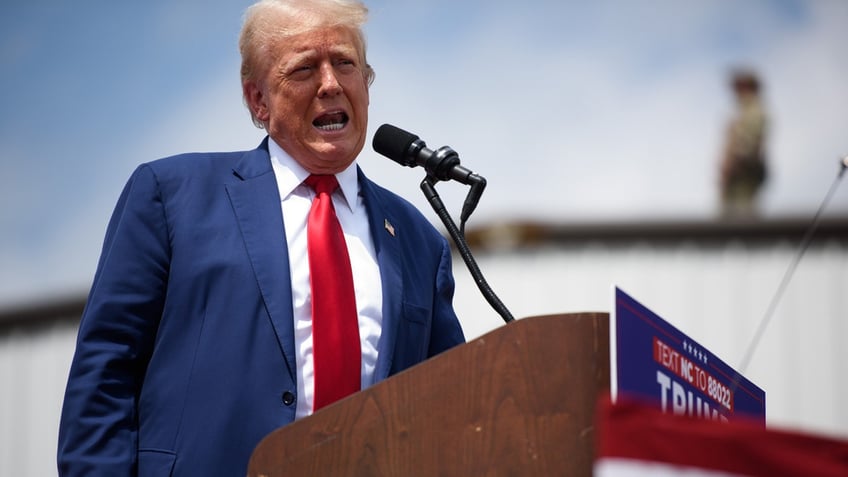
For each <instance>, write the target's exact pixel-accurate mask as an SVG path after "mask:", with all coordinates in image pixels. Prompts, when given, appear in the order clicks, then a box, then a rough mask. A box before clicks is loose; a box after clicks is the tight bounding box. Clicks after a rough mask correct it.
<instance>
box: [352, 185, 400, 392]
mask: <svg viewBox="0 0 848 477" xmlns="http://www.w3.org/2000/svg"><path fill="white" fill-rule="evenodd" d="M358 174H359V184H360V190H361V191H362V195H363V199H364V201H365V209H366V210H367V213H368V223H369V226H370V229H371V236H372V237H373V238H374V248H375V249H376V252H377V264H378V266H379V267H380V279H381V281H382V283H383V284H382V287H383V329H382V332H381V334H380V342H379V344H378V346H377V352H378V356H377V364H376V367H375V370H374V374H375V376H374V378H375V380H376V381H380V380H382V379H385V378H387V377H388V376H389V372H390V370H391V367H392V360H393V358H394V350H395V343H396V341H397V329H398V322H399V320H400V318H401V312H402V310H403V308H402V297H403V273H402V265H403V264H402V259H401V253H400V242H399V240H398V239H397V238H396V236H397V235H399V234H402V233H403V232H404V231H403V230H397V229H396V228H395V226H396V224H398V221H396V220H395V219H394V217H393V215H392V214H391V212H390V211H389V210H388V209H386V208H385V207H384V203H385V202H384V201H382V200H380V198H379V196H378V190H377V188H376V186H375V185H374V183H373V182H371V181H370V180H368V178H366V177H365V175H364V174H363V173H362V170H360V169H358Z"/></svg>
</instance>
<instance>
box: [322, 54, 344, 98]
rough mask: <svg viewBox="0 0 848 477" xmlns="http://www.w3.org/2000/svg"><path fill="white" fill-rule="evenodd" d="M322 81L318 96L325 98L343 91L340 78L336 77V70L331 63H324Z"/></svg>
mask: <svg viewBox="0 0 848 477" xmlns="http://www.w3.org/2000/svg"><path fill="white" fill-rule="evenodd" d="M320 78H321V83H320V85H319V86H318V97H319V98H325V97H329V96H335V95H337V94H339V93H341V91H342V86H341V84H339V80H338V78H336V72H335V70H334V69H333V66H332V65H330V64H326V63H325V64H323V65H322V66H321V76H320Z"/></svg>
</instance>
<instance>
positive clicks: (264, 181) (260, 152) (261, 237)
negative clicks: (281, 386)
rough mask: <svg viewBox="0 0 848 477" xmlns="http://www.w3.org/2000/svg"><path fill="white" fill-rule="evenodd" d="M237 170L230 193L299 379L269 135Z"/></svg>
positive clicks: (262, 289)
mask: <svg viewBox="0 0 848 477" xmlns="http://www.w3.org/2000/svg"><path fill="white" fill-rule="evenodd" d="M233 173H234V175H235V176H236V177H237V178H238V179H240V180H239V181H237V182H235V183H231V184H229V185H227V194H228V195H229V198H230V203H231V204H232V207H233V212H234V213H235V215H236V218H237V220H238V223H239V226H240V228H241V234H242V237H243V239H244V245H245V248H246V249H247V255H248V257H249V259H250V262H251V265H252V266H253V270H254V273H255V274H256V281H257V282H258V284H259V291H260V293H261V294H262V299H263V300H264V302H265V307H266V310H267V312H268V316H269V317H270V318H271V325H272V326H273V328H274V332H275V333H276V335H277V341H278V342H279V344H280V349H281V350H282V353H283V355H284V357H285V360H286V365H287V366H288V369H289V372H290V373H291V376H292V379H293V380H295V379H297V374H296V370H295V356H294V324H293V323H292V294H291V278H290V277H291V275H290V273H289V255H288V248H287V247H286V240H285V237H286V234H285V229H284V227H283V218H282V213H281V211H280V193H279V190H278V189H277V181H276V177H275V175H274V171H273V169H272V168H271V161H270V158H269V156H268V146H267V138H266V140H265V142H263V143H262V145H261V146H260V147H259V148H258V149H255V150H253V151H249V152H247V153H245V155H244V156H243V157H242V159H241V160H240V161H239V163H238V164H237V165H236V167H235V168H234V169H233Z"/></svg>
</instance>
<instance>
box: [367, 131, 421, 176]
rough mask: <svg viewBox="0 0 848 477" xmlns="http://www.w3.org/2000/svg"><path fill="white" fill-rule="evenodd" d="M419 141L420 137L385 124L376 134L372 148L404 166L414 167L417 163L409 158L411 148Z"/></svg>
mask: <svg viewBox="0 0 848 477" xmlns="http://www.w3.org/2000/svg"><path fill="white" fill-rule="evenodd" d="M417 140H418V136H416V135H415V134H412V133H410V132H406V131H404V130H403V129H401V128H398V127H395V126H392V125H391V124H383V125H382V126H380V127H379V128H378V129H377V132H376V133H374V141H373V142H372V146H373V147H374V150H375V151H377V152H378V153H380V154H382V155H384V156H386V157H388V158H389V159H391V160H393V161H395V162H399V163H400V164H402V165H404V166H414V165H415V161H414V160H410V159H409V158H407V157H406V156H407V154H408V152H409V146H411V145H412V143H413V142H415V141H417Z"/></svg>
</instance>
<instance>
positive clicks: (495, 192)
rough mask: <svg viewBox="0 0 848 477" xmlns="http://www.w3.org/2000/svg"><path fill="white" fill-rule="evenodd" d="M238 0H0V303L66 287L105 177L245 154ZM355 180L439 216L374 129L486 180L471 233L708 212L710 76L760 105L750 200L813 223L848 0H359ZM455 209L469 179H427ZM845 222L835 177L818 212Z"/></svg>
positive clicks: (836, 145)
mask: <svg viewBox="0 0 848 477" xmlns="http://www.w3.org/2000/svg"><path fill="white" fill-rule="evenodd" d="M250 3H251V2H249V1H230V2H204V1H199V0H171V1H167V2H166V1H163V0H151V1H147V2H73V4H71V2H62V1H58V0H41V1H32V2H25V1H23V0H12V1H10V2H3V5H2V6H0V65H2V72H3V74H2V75H0V101H1V102H0V105H2V107H0V306H7V305H17V304H21V303H27V302H32V301H43V300H50V299H54V298H62V297H66V296H72V295H75V294H79V293H84V292H85V291H86V290H87V288H88V287H89V286H90V283H91V278H92V277H93V274H94V269H95V266H96V261H97V258H98V256H99V253H100V247H101V245H102V240H103V234H104V231H105V228H106V224H107V222H108V219H109V216H110V214H111V211H112V208H113V207H114V204H115V201H116V200H117V197H118V194H119V193H120V190H121V188H122V187H123V185H124V183H125V182H126V180H127V178H128V177H129V175H130V174H131V173H132V171H133V170H134V169H135V167H136V166H137V165H138V164H140V163H143V162H146V161H150V160H154V159H156V158H159V157H163V156H168V155H172V154H176V153H181V152H187V151H212V150H245V149H252V148H254V147H255V146H256V145H258V144H259V143H260V142H261V140H262V139H263V137H264V132H263V131H262V130H259V129H256V128H255V127H254V126H253V125H252V123H251V122H250V119H249V115H248V113H247V111H246V109H245V107H244V106H243V103H242V100H241V90H240V85H239V80H238V69H239V62H240V60H239V56H238V50H237V38H238V32H239V29H240V26H241V18H242V14H243V11H244V9H245V8H246V7H247V6H248V5H249V4H250ZM366 4H367V5H368V7H369V9H370V21H369V23H368V24H367V26H366V35H367V38H368V59H369V63H371V64H372V65H373V66H374V68H375V70H376V72H377V78H376V82H375V83H374V85H373V86H372V88H371V110H370V126H369V131H370V133H369V139H368V143H367V145H366V148H365V150H364V151H363V153H362V155H361V156H360V159H359V164H360V165H361V166H362V167H363V169H364V170H365V172H366V174H367V175H369V176H370V177H371V178H372V179H374V180H376V181H377V182H379V183H381V184H383V185H386V186H388V187H389V188H390V189H392V190H394V191H395V192H397V193H399V194H400V195H402V196H404V197H406V198H408V199H409V200H411V201H412V202H413V203H414V204H416V205H417V206H418V207H419V208H421V209H422V211H424V212H425V214H426V215H427V216H428V217H430V218H431V220H432V221H433V222H434V223H436V224H438V219H437V218H436V215H435V214H433V213H432V212H431V211H430V210H429V206H428V204H427V202H426V201H425V200H424V199H423V197H422V194H421V191H420V190H419V188H418V184H419V182H420V181H421V179H422V178H423V177H424V173H423V171H422V170H421V169H414V170H413V169H408V168H404V167H401V166H399V165H397V164H395V163H394V162H392V161H389V160H388V159H385V158H383V157H382V156H379V155H377V154H376V153H374V152H373V150H372V149H371V147H370V141H371V134H373V131H374V130H376V128H377V127H378V126H379V125H380V124H383V123H391V124H394V125H396V126H398V127H401V128H403V129H406V130H408V131H411V132H413V133H415V134H417V135H419V136H420V137H421V139H423V140H424V141H426V142H427V144H428V146H429V147H431V148H434V149H435V148H437V147H440V146H443V145H449V146H451V147H452V148H453V149H454V150H456V151H457V152H458V153H459V155H460V158H461V160H462V165H463V166H465V167H466V168H468V169H471V170H473V171H474V172H475V173H477V174H479V175H482V176H483V177H485V178H486V179H487V181H488V187H487V189H486V192H485V193H484V195H483V197H482V199H481V201H480V205H479V206H478V208H477V211H476V212H475V214H474V216H472V218H471V220H470V221H469V224H468V227H469V228H473V227H474V226H475V225H487V224H491V223H494V222H500V221H509V220H518V219H537V220H544V221H549V222H552V223H567V222H574V221H580V222H584V221H628V222H631V221H635V220H676V219H707V220H709V219H712V218H714V217H716V216H717V210H718V209H717V202H718V201H717V189H716V177H717V176H716V172H717V166H716V161H717V157H718V154H719V151H720V149H721V142H722V132H723V129H724V127H725V124H726V121H727V119H728V117H729V116H730V114H731V113H732V110H733V103H732V97H731V96H730V94H729V89H728V87H727V86H728V75H729V72H730V71H731V70H732V69H733V68H735V67H737V66H745V67H750V68H752V69H754V70H755V71H757V72H758V73H759V74H760V75H761V77H762V80H763V83H764V91H763V93H764V97H765V104H766V107H767V109H768V112H769V118H770V130H769V132H770V135H769V138H768V142H767V148H768V154H769V161H770V166H771V171H770V177H769V181H768V183H767V187H766V189H765V191H764V195H763V197H762V215H763V217H765V218H776V217H800V218H805V217H810V218H811V217H812V215H813V214H814V213H815V211H816V210H817V208H818V207H819V205H820V203H821V201H822V200H823V199H824V197H825V194H826V192H827V190H828V189H829V187H830V186H831V184H832V183H833V181H834V179H835V177H836V174H837V172H838V167H839V166H838V165H839V159H840V158H841V157H843V156H844V155H846V154H848V87H846V86H845V85H848V49H846V45H848V29H846V28H845V25H846V24H848V2H845V1H843V0H745V1H739V0H691V1H687V2H679V1H675V0H598V1H591V2H589V1H563V0H551V1H547V0H527V1H524V2H501V1H477V0H471V1H459V2H457V1H455V0H451V1H446V0H435V1H427V2H420V1H412V0H400V1H398V0H393V1H390V0H380V1H370V2H366ZM437 189H438V190H439V192H440V194H441V195H442V199H443V200H444V201H445V203H446V205H447V207H448V209H449V210H450V211H451V212H452V213H453V214H454V216H455V217H458V214H459V210H460V208H461V204H462V200H463V198H464V195H465V193H466V192H467V189H466V188H465V186H462V185H459V184H455V183H440V184H439V185H438V186H437ZM826 213H827V214H828V215H831V216H839V217H845V216H846V215H848V186H844V185H843V186H842V187H841V188H839V189H838V190H837V193H836V194H835V196H834V197H833V199H832V202H831V203H830V204H829V206H828V209H827V211H826Z"/></svg>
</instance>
